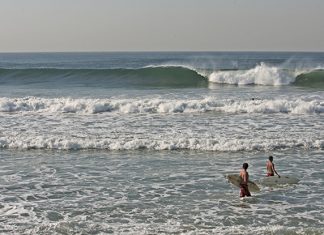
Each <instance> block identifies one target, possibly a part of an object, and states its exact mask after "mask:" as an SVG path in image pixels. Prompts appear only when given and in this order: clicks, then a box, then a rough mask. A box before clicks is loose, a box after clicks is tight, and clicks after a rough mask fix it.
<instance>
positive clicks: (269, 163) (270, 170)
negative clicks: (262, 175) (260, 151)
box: [267, 156, 280, 178]
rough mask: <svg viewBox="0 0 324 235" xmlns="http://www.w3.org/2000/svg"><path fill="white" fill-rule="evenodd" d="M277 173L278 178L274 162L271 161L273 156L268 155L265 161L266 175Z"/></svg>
mask: <svg viewBox="0 0 324 235" xmlns="http://www.w3.org/2000/svg"><path fill="white" fill-rule="evenodd" d="M275 173H276V174H277V175H278V177H279V178H280V175H279V174H278V173H277V171H276V169H275V166H274V163H273V157H272V156H269V160H268V161H267V176H274V174H275Z"/></svg>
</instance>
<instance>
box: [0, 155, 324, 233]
mask: <svg viewBox="0 0 324 235" xmlns="http://www.w3.org/2000/svg"><path fill="white" fill-rule="evenodd" d="M267 154H268V153H262V152H257V153H212V152H209V153H208V152H194V151H188V152H187V151H181V152H179V151H171V152H170V151H162V152H152V151H131V152H130V151H118V152H105V151H102V152H98V151H95V152H93V151H77V152H71V151H68V152H66V151H63V152H57V151H54V152H53V151H45V152H44V151H34V150H33V151H21V152H19V151H4V150H2V151H1V159H0V160H1V167H0V192H1V193H0V194H1V198H0V202H1V205H0V208H1V209H0V210H1V220H0V221H1V222H0V228H1V232H2V233H7V232H9V233H10V232H12V231H15V232H16V233H33V234H34V233H37V234H48V233H51V234H53V233H58V234H59V233H63V234H71V233H83V234H98V233H116V234H157V233H162V234H163V233H164V234H170V233H171V234H173V233H175V234H178V233H185V234H191V233H199V234H211V233H221V234H233V233H235V234H251V233H253V234H321V233H322V232H323V231H324V222H323V217H324V214H323V211H324V210H323V205H324V200H323V197H322V195H323V193H324V191H323V188H324V177H323V170H322V166H323V164H324V162H323V161H324V160H323V151H311V152H309V151H307V152H303V151H287V152H273V153H272V154H274V156H275V163H276V165H277V170H278V172H279V173H281V174H282V175H293V176H297V177H298V178H300V180H301V181H300V182H299V184H298V185H284V186H282V187H274V188H269V187H262V185H260V186H261V191H260V193H254V195H253V197H252V198H251V199H245V200H240V199H239V197H238V196H239V189H238V188H236V187H235V186H232V185H231V184H229V183H228V182H227V181H226V179H225V177H224V176H225V175H226V174H229V173H233V172H235V171H236V172H238V171H239V169H240V166H241V163H242V162H245V161H246V162H248V163H249V165H250V167H249V169H248V170H249V172H250V175H251V176H250V177H251V179H252V180H255V181H257V180H258V179H261V178H262V177H263V175H264V174H265V162H266V159H267Z"/></svg>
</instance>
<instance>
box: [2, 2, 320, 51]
mask: <svg viewBox="0 0 324 235" xmlns="http://www.w3.org/2000/svg"><path fill="white" fill-rule="evenodd" d="M183 50H185V51H197V50H202V51H251V50H252V51H254V50H258V51H259V50H262V51H268V50H270V51H271V50H276V51H278V50H279V51H282V50H284V51H324V0H0V52H9V51H23V52H25V51H183Z"/></svg>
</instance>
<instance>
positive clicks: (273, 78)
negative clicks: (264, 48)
mask: <svg viewBox="0 0 324 235" xmlns="http://www.w3.org/2000/svg"><path fill="white" fill-rule="evenodd" d="M295 78H296V72H295V71H290V70H285V69H281V68H280V67H275V66H268V65H266V64H265V63H261V64H260V65H257V66H256V67H255V68H252V69H249V70H237V71H215V72H213V73H212V74H210V75H209V78H208V79H209V81H210V82H214V83H221V84H235V85H249V84H255V85H271V86H281V85H288V84H291V83H293V82H294V81H295Z"/></svg>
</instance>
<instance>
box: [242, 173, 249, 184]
mask: <svg viewBox="0 0 324 235" xmlns="http://www.w3.org/2000/svg"><path fill="white" fill-rule="evenodd" d="M243 183H244V184H247V183H248V181H247V173H246V172H245V174H244V175H243Z"/></svg>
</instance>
